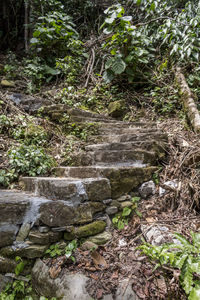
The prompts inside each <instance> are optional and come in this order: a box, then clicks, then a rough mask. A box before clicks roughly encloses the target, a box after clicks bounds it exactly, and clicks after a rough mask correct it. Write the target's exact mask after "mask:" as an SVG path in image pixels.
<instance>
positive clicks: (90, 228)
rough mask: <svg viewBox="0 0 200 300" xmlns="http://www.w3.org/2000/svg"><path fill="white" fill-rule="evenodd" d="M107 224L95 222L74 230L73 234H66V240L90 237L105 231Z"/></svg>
mask: <svg viewBox="0 0 200 300" xmlns="http://www.w3.org/2000/svg"><path fill="white" fill-rule="evenodd" d="M105 227H106V223H105V222H104V221H95V222H92V223H90V224H87V225H83V226H80V227H76V228H73V229H72V231H71V232H66V233H65V234H64V239H65V240H67V241H69V240H73V239H74V238H82V237H88V236H92V235H95V234H98V233H100V232H102V231H104V229H105Z"/></svg>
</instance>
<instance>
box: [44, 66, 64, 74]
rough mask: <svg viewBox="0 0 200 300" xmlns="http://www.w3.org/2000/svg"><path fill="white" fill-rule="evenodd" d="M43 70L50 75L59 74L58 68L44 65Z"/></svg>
mask: <svg viewBox="0 0 200 300" xmlns="http://www.w3.org/2000/svg"><path fill="white" fill-rule="evenodd" d="M45 71H46V74H51V75H59V74H60V72H61V71H60V70H58V69H53V68H51V67H49V66H45Z"/></svg>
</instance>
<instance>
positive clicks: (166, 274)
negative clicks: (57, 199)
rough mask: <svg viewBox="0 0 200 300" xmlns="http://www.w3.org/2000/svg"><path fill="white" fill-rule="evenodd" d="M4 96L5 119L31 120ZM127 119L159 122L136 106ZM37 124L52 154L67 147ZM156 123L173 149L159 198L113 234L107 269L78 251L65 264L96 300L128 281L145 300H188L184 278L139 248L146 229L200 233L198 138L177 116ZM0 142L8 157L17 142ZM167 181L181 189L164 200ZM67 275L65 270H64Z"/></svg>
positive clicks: (104, 250) (103, 249)
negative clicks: (48, 137) (82, 276)
mask: <svg viewBox="0 0 200 300" xmlns="http://www.w3.org/2000/svg"><path fill="white" fill-rule="evenodd" d="M0 92H1V100H2V101H3V102H4V104H3V106H2V112H3V114H5V115H7V116H12V115H16V114H22V115H24V116H27V114H26V113H25V112H24V111H22V110H20V109H19V108H17V107H16V106H13V105H11V106H9V105H10V104H9V103H10V102H8V101H7V100H6V95H7V93H5V90H2V91H0ZM72 105H73V104H72ZM143 114H145V115H143ZM141 115H142V116H141ZM128 117H129V119H130V120H131V119H134V120H142V121H144V120H145V121H147V119H148V120H152V119H153V120H156V114H155V113H154V112H152V110H151V107H149V108H146V111H145V113H144V109H137V107H136V106H131V105H130V106H129V115H128ZM37 122H38V124H39V125H41V126H43V127H44V128H45V127H46V128H48V130H50V131H51V130H52V131H54V134H53V136H52V138H51V142H50V144H51V147H50V148H51V149H53V148H54V149H55V145H57V146H56V149H59V148H64V147H66V144H65V143H64V142H63V138H62V137H63V135H62V133H59V134H57V133H58V132H59V131H58V130H57V129H58V128H57V126H55V124H53V123H51V122H50V121H48V120H44V119H42V118H37ZM156 123H157V126H158V128H159V129H161V130H162V131H163V132H165V133H167V134H168V137H169V145H168V148H167V157H166V160H165V161H162V162H161V170H160V173H159V174H158V176H157V178H155V182H156V193H155V195H153V196H151V197H149V198H148V199H146V200H145V199H141V200H140V202H139V205H138V210H139V212H140V213H141V215H142V216H141V217H138V216H136V215H133V217H132V218H131V220H130V222H129V224H128V225H127V226H125V228H124V229H123V230H117V229H114V228H113V229H112V230H113V232H112V235H113V239H112V240H111V241H110V242H109V243H107V244H106V245H105V246H99V248H98V249H99V254H100V255H101V256H102V257H103V258H104V259H105V262H106V265H104V266H102V268H101V267H97V266H95V265H94V263H93V259H92V257H91V253H90V251H86V250H83V249H81V248H77V249H76V251H75V254H74V256H75V259H76V263H69V264H68V265H66V269H67V270H68V271H69V270H70V271H75V272H76V271H77V270H78V271H81V272H83V273H85V274H86V275H87V276H88V277H90V278H91V281H90V282H89V283H88V286H87V288H88V291H89V293H90V295H91V296H92V297H93V298H95V299H101V298H102V295H104V294H115V292H116V289H117V285H118V282H119V280H122V279H124V278H128V279H129V281H130V282H131V283H132V288H133V290H134V291H135V292H136V294H137V295H138V297H139V298H141V299H186V296H185V294H184V292H183V290H182V289H181V287H180V286H179V282H178V277H179V275H180V274H179V273H177V272H174V270H173V269H170V268H167V267H166V268H158V269H156V270H155V271H153V269H154V266H155V263H153V262H150V261H149V260H148V258H147V257H146V256H144V255H141V253H140V251H139V250H138V249H137V246H139V245H141V242H142V240H141V239H142V238H144V231H143V230H142V228H146V227H145V226H148V228H150V227H154V226H164V227H167V228H168V229H169V232H170V233H174V232H178V233H181V234H184V235H185V236H188V237H189V236H190V231H191V230H192V231H198V230H199V227H200V221H199V210H200V207H199V194H200V185H199V169H198V168H199V165H198V164H199V161H200V154H199V153H200V151H199V149H200V142H199V136H198V135H196V134H195V133H193V132H192V130H191V129H189V128H188V127H186V126H185V123H184V122H183V121H182V120H180V119H178V118H177V117H173V118H171V117H169V116H168V117H167V118H163V117H162V118H160V120H157V121H156ZM70 138H71V137H70ZM0 139H1V140H2V145H1V146H2V147H3V145H5V147H4V149H3V150H2V151H3V153H4V154H5V153H6V151H7V150H8V148H9V147H10V145H13V143H14V142H13V139H11V138H10V137H9V135H7V136H6V135H5V134H3V132H1V134H0ZM65 140H66V137H65ZM73 140H74V139H73ZM61 141H62V143H61ZM82 142H83V141H80V139H78V138H77V137H75V143H74V144H73V145H74V147H76V145H77V143H78V144H79V147H80V143H82ZM68 145H69V143H68ZM0 150H1V149H0ZM50 152H51V151H50ZM51 153H52V154H53V155H54V156H57V158H58V162H59V160H60V158H62V155H61V153H59V152H57V153H53V152H51ZM5 158H6V156H5ZM6 164H7V162H6V159H5V160H4V161H3V163H2V165H1V166H4V167H5V165H6ZM167 181H176V182H177V186H176V187H175V188H171V189H170V188H169V189H168V190H166V193H165V194H164V195H160V193H159V188H160V187H163V186H164V187H165V188H166V186H165V183H166V182H167ZM11 187H13V185H12V186H11ZM53 260H54V259H52V261H51V262H50V261H49V264H52V263H53V262H55V261H53ZM64 271H65V269H63V270H62V272H64ZM126 289H127V286H125V287H124V293H125V290H126Z"/></svg>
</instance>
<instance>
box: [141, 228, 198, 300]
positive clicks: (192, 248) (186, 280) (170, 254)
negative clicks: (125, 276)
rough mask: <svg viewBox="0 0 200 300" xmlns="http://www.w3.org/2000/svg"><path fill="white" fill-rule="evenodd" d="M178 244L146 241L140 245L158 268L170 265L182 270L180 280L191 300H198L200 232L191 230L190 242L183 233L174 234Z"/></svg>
mask: <svg viewBox="0 0 200 300" xmlns="http://www.w3.org/2000/svg"><path fill="white" fill-rule="evenodd" d="M174 236H175V238H176V239H177V240H178V241H179V243H177V244H164V245H161V246H152V245H151V244H148V243H145V244H143V245H141V246H140V247H139V249H141V250H142V252H143V253H144V254H146V255H147V256H148V257H149V258H150V259H151V260H152V261H155V262H157V264H156V267H155V268H154V269H156V268H158V267H160V266H161V267H162V266H163V265H170V266H172V267H173V268H174V269H179V270H180V277H179V281H180V284H181V286H182V287H183V289H184V291H185V293H186V294H187V295H188V299H189V300H198V299H199V296H200V280H199V275H200V233H194V232H191V238H192V242H191V243H190V242H189V240H188V239H186V238H185V237H184V236H183V235H181V234H178V233H176V234H174Z"/></svg>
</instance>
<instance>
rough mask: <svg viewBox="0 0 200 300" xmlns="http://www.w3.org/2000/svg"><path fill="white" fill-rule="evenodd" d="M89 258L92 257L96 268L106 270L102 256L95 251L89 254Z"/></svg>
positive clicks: (106, 266) (105, 263) (106, 265)
mask: <svg viewBox="0 0 200 300" xmlns="http://www.w3.org/2000/svg"><path fill="white" fill-rule="evenodd" d="M91 256H92V259H93V262H94V264H95V266H97V267H98V266H99V267H102V268H104V269H107V268H108V264H107V262H106V261H105V259H104V258H103V256H101V255H100V254H99V253H98V252H97V251H96V250H95V251H93V252H92V253H91Z"/></svg>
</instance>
